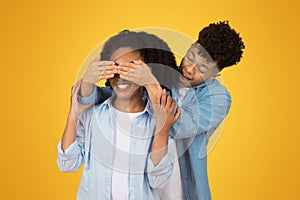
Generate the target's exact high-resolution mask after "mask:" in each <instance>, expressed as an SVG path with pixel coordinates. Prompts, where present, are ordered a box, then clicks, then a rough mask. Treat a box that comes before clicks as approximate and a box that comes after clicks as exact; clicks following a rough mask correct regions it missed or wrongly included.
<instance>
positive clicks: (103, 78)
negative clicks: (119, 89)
mask: <svg viewBox="0 0 300 200" xmlns="http://www.w3.org/2000/svg"><path fill="white" fill-rule="evenodd" d="M114 76H115V74H109V75H105V76H99V78H98V82H99V81H101V80H105V79H110V78H113V77H114Z"/></svg>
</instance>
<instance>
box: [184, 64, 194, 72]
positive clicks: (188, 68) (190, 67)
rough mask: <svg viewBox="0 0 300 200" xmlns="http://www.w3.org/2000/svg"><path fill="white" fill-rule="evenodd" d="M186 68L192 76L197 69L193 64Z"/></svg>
mask: <svg viewBox="0 0 300 200" xmlns="http://www.w3.org/2000/svg"><path fill="white" fill-rule="evenodd" d="M184 68H185V71H186V72H188V73H190V74H192V73H194V70H195V67H194V66H193V65H192V64H189V65H186V66H185V67H184Z"/></svg>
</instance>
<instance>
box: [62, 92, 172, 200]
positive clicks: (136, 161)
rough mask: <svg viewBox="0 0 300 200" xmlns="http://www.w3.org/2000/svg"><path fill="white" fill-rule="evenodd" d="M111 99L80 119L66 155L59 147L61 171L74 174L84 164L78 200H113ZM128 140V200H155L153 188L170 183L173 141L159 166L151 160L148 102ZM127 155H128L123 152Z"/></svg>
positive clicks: (151, 121)
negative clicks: (74, 137)
mask: <svg viewBox="0 0 300 200" xmlns="http://www.w3.org/2000/svg"><path fill="white" fill-rule="evenodd" d="M111 101H112V100H111V98H110V99H108V100H106V101H105V102H104V103H102V104H101V105H97V106H95V107H92V108H89V109H88V110H87V111H85V112H84V113H83V114H82V115H81V116H80V118H79V120H78V123H77V132H76V140H75V141H74V143H72V144H71V145H70V146H69V147H68V148H67V149H66V150H65V151H62V149H61V142H59V144H58V147H57V148H58V159H57V164H58V167H59V169H60V170H61V171H63V172H70V171H77V170H78V169H79V167H80V166H81V165H82V164H83V163H85V164H84V168H83V173H82V177H81V181H80V185H79V188H78V193H77V199H78V200H102V199H112V198H111V196H112V173H113V167H114V166H113V163H114V162H113V161H114V153H115V151H119V150H118V149H116V148H115V145H114V139H115V131H114V130H115V127H116V124H115V122H114V116H113V112H112V108H111V107H112V105H111ZM133 124H134V125H133V126H132V129H131V131H132V132H131V134H132V135H131V138H130V155H129V157H130V161H129V194H130V197H129V199H133V200H140V199H149V200H152V199H158V197H157V193H156V191H155V189H156V188H161V187H163V186H164V185H165V184H166V183H167V181H168V180H169V178H170V176H171V174H172V169H173V164H172V161H173V160H174V155H173V153H174V141H172V139H170V140H169V146H168V152H167V154H166V155H165V156H164V158H163V159H162V160H161V161H160V163H159V164H158V165H156V166H154V165H153V163H152V161H151V159H150V155H149V154H150V151H151V144H152V140H153V135H154V131H155V119H154V115H153V110H152V107H151V105H150V103H149V101H148V103H147V104H146V107H145V109H144V111H143V112H142V114H141V115H139V116H138V117H137V118H136V119H135V121H133ZM123 153H128V152H123Z"/></svg>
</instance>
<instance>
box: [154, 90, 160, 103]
mask: <svg viewBox="0 0 300 200" xmlns="http://www.w3.org/2000/svg"><path fill="white" fill-rule="evenodd" d="M160 98H161V93H160V92H158V93H157V95H156V99H155V104H158V105H159V104H160Z"/></svg>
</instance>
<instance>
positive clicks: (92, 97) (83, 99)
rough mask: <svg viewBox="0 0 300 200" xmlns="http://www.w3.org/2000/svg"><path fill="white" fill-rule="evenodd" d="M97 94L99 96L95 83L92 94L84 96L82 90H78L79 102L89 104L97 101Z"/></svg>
mask: <svg viewBox="0 0 300 200" xmlns="http://www.w3.org/2000/svg"><path fill="white" fill-rule="evenodd" d="M96 96H97V86H96V85H94V89H93V92H92V94H91V95H90V96H87V97H82V96H81V95H80V92H78V95H77V99H78V101H79V103H81V104H84V105H87V104H89V103H91V102H95V100H96Z"/></svg>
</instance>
